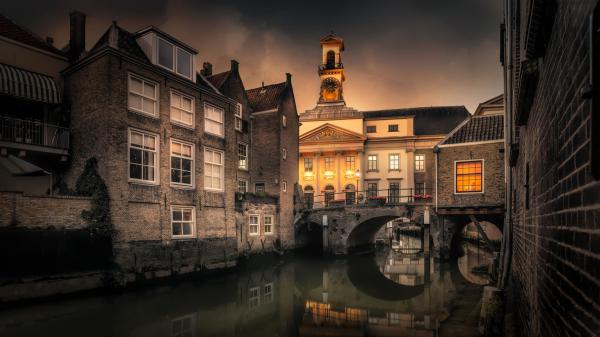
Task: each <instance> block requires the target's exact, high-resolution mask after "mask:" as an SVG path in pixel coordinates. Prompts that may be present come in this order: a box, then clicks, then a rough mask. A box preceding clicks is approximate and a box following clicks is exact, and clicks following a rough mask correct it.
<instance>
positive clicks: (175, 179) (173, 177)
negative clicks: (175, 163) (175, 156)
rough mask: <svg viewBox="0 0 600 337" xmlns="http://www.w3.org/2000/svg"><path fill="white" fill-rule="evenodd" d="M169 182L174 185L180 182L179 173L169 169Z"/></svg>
mask: <svg viewBox="0 0 600 337" xmlns="http://www.w3.org/2000/svg"><path fill="white" fill-rule="evenodd" d="M171 181H172V182H174V183H180V182H181V171H179V170H177V169H171Z"/></svg>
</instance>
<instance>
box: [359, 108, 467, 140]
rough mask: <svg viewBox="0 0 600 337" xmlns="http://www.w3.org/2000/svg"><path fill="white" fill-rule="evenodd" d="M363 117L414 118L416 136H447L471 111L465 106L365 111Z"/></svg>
mask: <svg viewBox="0 0 600 337" xmlns="http://www.w3.org/2000/svg"><path fill="white" fill-rule="evenodd" d="M363 115H364V118H365V119H371V118H394V117H405V116H406V117H409V116H414V134H415V135H439V134H447V133H448V132H450V131H452V130H453V129H454V128H455V127H456V126H457V125H459V124H460V122H462V121H464V120H465V118H467V117H469V116H470V114H469V111H467V109H466V108H465V107H464V106H438V107H422V108H405V109H390V110H377V111H364V112H363Z"/></svg>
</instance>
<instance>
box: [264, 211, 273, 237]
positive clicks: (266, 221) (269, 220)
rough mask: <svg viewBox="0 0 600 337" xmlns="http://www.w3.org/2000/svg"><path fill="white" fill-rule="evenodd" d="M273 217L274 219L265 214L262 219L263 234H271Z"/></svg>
mask: <svg viewBox="0 0 600 337" xmlns="http://www.w3.org/2000/svg"><path fill="white" fill-rule="evenodd" d="M273 219H274V217H273V216H272V215H265V219H264V223H263V229H264V233H265V235H267V234H273V225H274V221H273Z"/></svg>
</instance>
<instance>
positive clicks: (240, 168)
mask: <svg viewBox="0 0 600 337" xmlns="http://www.w3.org/2000/svg"><path fill="white" fill-rule="evenodd" d="M238 170H240V171H244V172H248V168H247V167H238Z"/></svg>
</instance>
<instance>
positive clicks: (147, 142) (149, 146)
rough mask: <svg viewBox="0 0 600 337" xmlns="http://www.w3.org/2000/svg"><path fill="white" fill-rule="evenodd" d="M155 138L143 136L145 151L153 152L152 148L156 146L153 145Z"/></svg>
mask: <svg viewBox="0 0 600 337" xmlns="http://www.w3.org/2000/svg"><path fill="white" fill-rule="evenodd" d="M154 140H155V138H154V137H153V136H144V147H145V148H147V149H152V150H154V146H155V145H156V144H154V143H155V141H154Z"/></svg>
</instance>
